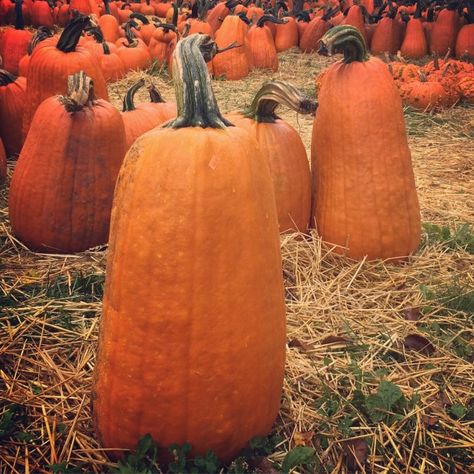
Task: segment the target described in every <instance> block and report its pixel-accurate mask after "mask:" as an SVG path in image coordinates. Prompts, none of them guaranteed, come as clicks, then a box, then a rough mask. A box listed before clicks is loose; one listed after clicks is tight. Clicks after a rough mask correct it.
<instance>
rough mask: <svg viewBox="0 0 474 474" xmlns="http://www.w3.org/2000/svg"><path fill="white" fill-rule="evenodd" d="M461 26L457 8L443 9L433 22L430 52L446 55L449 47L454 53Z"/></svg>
mask: <svg viewBox="0 0 474 474" xmlns="http://www.w3.org/2000/svg"><path fill="white" fill-rule="evenodd" d="M458 27H459V20H458V14H457V12H456V10H448V9H447V8H445V9H443V10H441V11H440V12H439V14H438V17H437V18H436V21H435V22H434V24H433V27H432V30H431V35H430V52H431V53H432V54H433V53H437V54H439V55H440V56H444V55H445V54H446V53H447V52H448V49H450V50H451V54H453V53H454V49H455V46H456V36H457V32H458Z"/></svg>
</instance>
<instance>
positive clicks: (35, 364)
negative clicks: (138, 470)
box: [0, 52, 474, 473]
mask: <svg viewBox="0 0 474 474" xmlns="http://www.w3.org/2000/svg"><path fill="white" fill-rule="evenodd" d="M327 62H328V60H327V59H322V58H319V57H317V56H314V55H305V56H304V55H300V54H298V53H296V52H289V53H286V54H284V55H282V56H281V68H280V71H279V72H278V73H277V74H267V73H261V72H259V73H252V74H251V75H250V76H249V77H248V78H246V79H244V80H243V81H238V82H224V81H215V82H214V87H215V90H216V94H217V97H218V99H219V103H220V104H221V108H222V110H223V111H225V112H227V111H230V110H235V109H242V108H243V107H244V106H245V105H247V104H249V103H250V100H251V98H252V96H253V94H254V92H255V91H256V90H257V89H258V88H259V86H260V84H261V83H262V82H263V81H264V80H266V79H269V78H271V77H279V78H282V79H287V80H290V81H292V82H293V83H295V84H296V85H298V86H300V87H301V88H302V89H303V90H305V91H307V92H308V93H312V90H313V80H314V77H315V74H316V72H317V71H319V70H320V69H321V68H322V67H323V66H324V65H325V64H327ZM139 76H145V77H146V78H147V80H152V81H153V82H154V83H155V84H156V85H157V86H158V87H159V89H160V90H161V91H162V93H163V95H164V96H165V97H167V98H168V99H170V98H172V97H173V93H172V85H171V83H170V82H169V81H168V80H167V79H166V77H165V76H156V75H154V76H150V75H148V74H146V73H133V74H130V75H129V76H128V77H127V78H125V79H124V80H122V81H120V82H119V83H117V84H114V85H113V86H112V87H111V97H112V100H113V101H114V103H115V104H116V105H117V106H120V102H121V97H122V96H123V93H124V91H125V90H126V88H127V87H129V86H130V85H131V84H132V83H133V82H135V81H136V80H137V78H138V77H139ZM145 96H146V91H140V93H139V95H138V96H137V101H138V102H139V101H140V100H144V99H145ZM282 116H283V117H284V118H285V119H287V120H289V121H290V122H291V123H293V124H294V126H295V127H297V129H298V130H299V131H300V133H301V135H302V137H303V140H304V141H305V143H306V145H307V146H308V148H309V144H310V136H311V125H312V120H311V118H308V117H297V116H295V114H292V113H288V112H286V111H282ZM406 118H407V128H408V132H409V137H410V145H411V148H412V152H413V160H414V166H415V173H416V175H417V185H418V190H419V195H420V201H421V207H422V213H423V221H424V222H430V223H436V224H440V225H449V226H451V228H452V227H453V226H454V225H455V224H460V223H464V222H469V223H471V224H472V223H473V221H474V212H473V208H472V206H473V198H472V183H473V172H472V169H473V166H472V165H473V159H474V146H473V137H474V130H473V128H472V123H473V122H474V109H473V108H465V107H457V108H454V109H452V110H449V111H446V112H444V113H442V114H438V115H435V116H429V115H425V114H418V113H414V112H410V111H407V114H406ZM369 132H370V133H368V136H367V139H372V135H373V134H375V133H376V131H369ZM12 169H13V162H11V163H10V172H11V171H12ZM6 193H7V192H6V190H3V191H2V193H1V198H2V201H1V206H0V239H1V240H0V258H1V276H0V278H1V281H0V288H1V291H0V304H1V305H2V306H3V307H2V311H1V315H0V420H1V421H0V442H1V443H0V444H1V446H0V472H2V473H25V472H31V473H46V472H50V471H51V469H50V468H49V465H51V464H56V465H59V464H63V465H64V466H66V465H67V466H68V468H69V469H71V468H73V467H78V468H79V469H80V472H95V473H99V472H107V471H108V469H109V467H110V466H112V465H113V464H112V463H111V462H110V461H109V460H108V459H107V456H106V455H105V453H104V452H103V451H102V450H101V449H100V447H99V446H98V444H97V442H96V441H95V439H94V436H93V433H92V429H91V421H90V405H89V403H90V399H89V392H90V384H91V374H92V370H93V365H94V354H95V343H96V338H97V326H98V317H99V315H100V310H101V297H102V283H103V279H104V266H105V252H104V249H97V250H96V251H91V252H86V253H83V254H80V255H75V256H65V257H64V256H49V255H35V254H32V253H30V252H28V251H27V249H25V248H24V247H23V246H22V245H21V244H20V243H19V242H17V241H16V240H15V239H14V237H13V236H12V235H11V233H10V228H9V224H8V220H7V214H8V213H7V208H6ZM470 235H471V244H470V245H471V250H470V252H471V253H469V252H468V251H466V250H465V249H463V248H462V245H461V244H460V243H459V242H460V238H461V237H460V236H461V234H459V235H457V236H456V239H457V240H456V239H449V238H446V237H444V238H440V237H439V235H438V236H437V234H436V229H435V231H434V233H433V234H432V235H431V237H430V238H428V237H426V236H425V241H424V244H423V246H422V248H421V250H420V251H419V252H418V253H417V254H416V255H415V256H414V257H413V258H411V259H410V261H409V262H407V263H405V264H403V265H400V266H393V265H391V264H389V263H383V262H351V261H348V260H346V259H344V258H343V257H341V256H338V255H336V254H335V253H334V252H333V249H331V248H329V247H327V246H325V245H323V244H322V243H321V241H320V240H319V239H318V238H317V237H316V236H314V235H313V236H312V238H304V237H302V236H284V237H283V238H282V254H283V264H284V275H285V285H286V301H287V309H288V312H287V315H288V351H287V371H286V378H285V384H284V393H283V398H282V409H281V412H280V415H279V418H278V420H277V422H276V424H275V432H276V433H278V434H279V435H280V436H281V441H280V442H278V443H277V445H276V446H275V447H274V449H273V453H272V454H271V455H270V458H271V459H272V460H274V461H277V462H281V461H282V459H283V457H284V456H285V453H287V452H288V450H289V449H291V448H293V447H294V446H295V445H302V444H306V445H308V446H313V447H314V448H315V449H316V455H315V461H314V464H313V465H312V467H307V468H306V470H305V469H303V468H299V471H297V472H338V473H339V472H340V473H344V472H350V471H354V470H356V469H357V467H358V466H357V461H356V460H355V458H354V456H352V455H351V454H350V453H351V449H354V448H355V449H356V450H357V452H358V456H359V457H358V458H357V459H360V460H362V462H363V460H364V459H365V458H366V457H367V462H366V464H365V468H364V469H365V472H373V473H382V472H386V473H434V472H460V473H461V472H469V471H470V469H472V467H473V463H474V431H473V429H472V420H473V417H474V413H473V411H474V408H473V403H474V402H473V382H474V374H473V369H472V362H473V349H472V334H473V321H472V313H473V311H474V308H473V299H474V296H473V287H474V282H473V273H472V269H473V268H474V266H473V264H474V258H473V256H472V252H473V250H472V245H473V242H472V234H470ZM418 309H419V310H418ZM407 336H409V337H408V338H407ZM428 341H429V343H430V345H426V344H427V343H428ZM424 346H425V347H424ZM382 381H385V382H383V383H382V384H381V382H382ZM387 381H388V382H391V384H393V385H391V384H387ZM387 387H388V389H389V391H390V390H391V392H390V393H389V394H385V395H384V396H386V397H388V398H390V397H392V402H393V403H391V404H390V403H389V405H388V408H387V409H386V410H385V411H380V410H379V411H377V409H376V408H373V404H374V403H376V402H377V396H376V395H375V394H376V393H377V390H379V389H382V390H383V389H386V390H387ZM397 387H398V389H400V390H401V392H402V393H403V396H404V398H403V399H402V398H400V394H399V393H397V390H398V389H397ZM384 400H385V402H387V399H384ZM371 407H372V408H371ZM117 416H120V414H117ZM2 430H3V431H2ZM366 446H367V447H368V448H367V453H364V450H365V447H366ZM59 470H61V469H59ZM61 472H67V471H66V469H64V468H63V469H62V471H61ZM471 472H472V471H471Z"/></svg>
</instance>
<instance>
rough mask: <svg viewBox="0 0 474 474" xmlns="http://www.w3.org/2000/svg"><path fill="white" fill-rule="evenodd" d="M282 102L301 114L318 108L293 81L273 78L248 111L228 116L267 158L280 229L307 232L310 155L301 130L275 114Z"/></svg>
mask: <svg viewBox="0 0 474 474" xmlns="http://www.w3.org/2000/svg"><path fill="white" fill-rule="evenodd" d="M280 104H283V105H286V106H288V107H290V108H291V109H292V110H295V111H297V112H298V113H302V114H308V113H312V112H314V111H315V110H316V103H315V102H314V101H312V100H310V99H308V98H307V97H305V96H304V95H303V94H301V92H299V91H298V90H297V89H296V88H295V87H293V86H292V85H291V84H287V83H285V82H281V81H271V82H267V83H265V84H264V85H263V86H262V88H261V89H260V90H259V91H258V92H257V94H256V96H255V97H254V99H253V102H252V104H251V105H250V107H249V108H248V110H247V111H245V112H244V113H243V114H239V113H234V114H231V115H229V116H228V119H229V120H230V121H231V122H232V123H234V124H235V125H236V126H238V127H242V128H245V130H247V131H249V132H250V133H251V134H252V135H253V136H254V137H255V139H256V140H257V142H258V144H259V145H260V149H261V151H262V153H263V154H264V155H265V157H266V158H267V160H268V163H269V165H270V171H271V174H272V179H273V189H274V192H275V201H276V207H277V214H278V224H279V227H280V232H288V231H295V230H297V231H301V232H306V231H307V230H308V226H309V216H310V214H311V173H310V171H309V162H308V157H307V156H306V150H305V147H304V144H303V142H302V140H301V138H300V136H299V134H298V132H297V131H296V130H295V129H294V128H293V127H292V126H291V125H290V124H288V123H287V122H285V121H284V120H282V119H280V118H279V117H278V116H277V115H276V114H275V110H276V108H277V107H278V106H279V105H280Z"/></svg>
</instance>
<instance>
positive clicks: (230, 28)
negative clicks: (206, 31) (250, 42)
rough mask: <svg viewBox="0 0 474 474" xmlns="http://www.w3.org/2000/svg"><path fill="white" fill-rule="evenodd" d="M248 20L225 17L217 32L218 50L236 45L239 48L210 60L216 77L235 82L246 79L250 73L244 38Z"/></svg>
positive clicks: (234, 16)
mask: <svg viewBox="0 0 474 474" xmlns="http://www.w3.org/2000/svg"><path fill="white" fill-rule="evenodd" d="M247 22H248V20H247V19H246V18H245V16H244V17H240V16H239V15H227V16H226V17H225V19H224V21H223V23H222V26H221V27H220V28H219V29H218V30H217V33H216V43H217V46H218V47H219V48H220V49H223V48H226V47H228V46H229V45H230V44H232V43H236V44H237V45H239V46H240V47H238V48H234V49H231V50H229V51H225V52H224V53H221V54H218V55H217V56H215V57H214V59H213V60H212V67H213V69H214V75H215V76H216V77H224V78H225V79H227V80H229V81H236V80H239V79H242V78H244V77H246V76H247V75H248V73H249V71H250V64H249V60H248V54H247V47H246V44H245V38H246V36H247V30H248V23H247Z"/></svg>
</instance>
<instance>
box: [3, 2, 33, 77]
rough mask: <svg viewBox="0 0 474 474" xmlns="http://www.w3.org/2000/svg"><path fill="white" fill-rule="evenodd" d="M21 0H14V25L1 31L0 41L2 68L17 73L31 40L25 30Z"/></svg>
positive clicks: (29, 34) (30, 35) (29, 32)
mask: <svg viewBox="0 0 474 474" xmlns="http://www.w3.org/2000/svg"><path fill="white" fill-rule="evenodd" d="M22 5H23V0H15V27H14V28H11V27H8V28H6V29H5V30H4V31H3V32H2V36H1V41H0V56H1V57H2V59H3V64H2V67H3V69H5V70H7V71H8V72H11V73H12V74H18V71H19V70H18V65H19V62H20V60H21V58H22V57H23V56H24V55H25V54H26V53H27V50H28V44H29V43H30V41H31V38H32V36H33V35H32V33H31V31H28V30H25V29H24V28H25V22H24V20H23V10H22Z"/></svg>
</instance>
